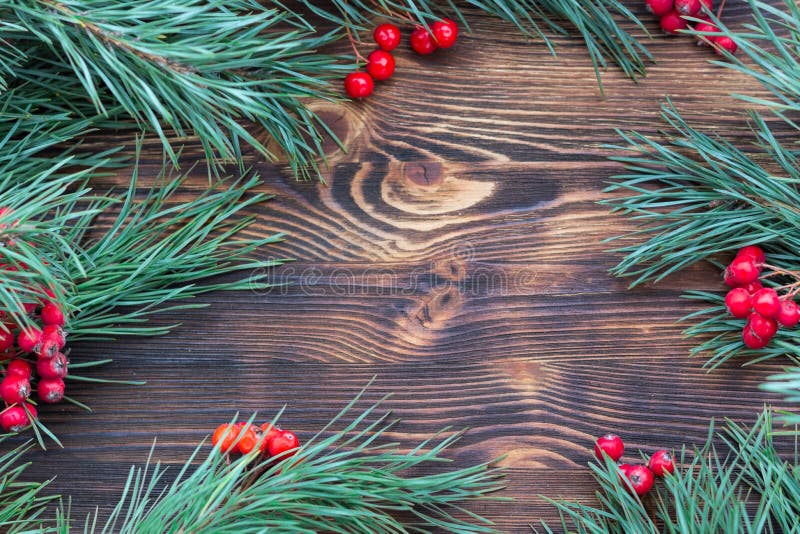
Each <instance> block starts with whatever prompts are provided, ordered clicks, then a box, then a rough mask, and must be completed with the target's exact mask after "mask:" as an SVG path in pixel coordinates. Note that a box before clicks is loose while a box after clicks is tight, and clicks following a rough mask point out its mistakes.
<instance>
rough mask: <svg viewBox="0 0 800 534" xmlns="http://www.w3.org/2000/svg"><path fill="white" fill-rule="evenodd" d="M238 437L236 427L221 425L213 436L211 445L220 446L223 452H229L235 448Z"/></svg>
mask: <svg viewBox="0 0 800 534" xmlns="http://www.w3.org/2000/svg"><path fill="white" fill-rule="evenodd" d="M237 437H238V433H237V429H236V425H230V424H225V425H219V426H218V427H217V429H216V430H215V431H214V435H213V436H211V444H212V445H213V446H215V447H216V446H217V445H219V449H220V451H222V452H228V451H230V450H231V449H232V448H233V446H234V443H235V442H236V438H237Z"/></svg>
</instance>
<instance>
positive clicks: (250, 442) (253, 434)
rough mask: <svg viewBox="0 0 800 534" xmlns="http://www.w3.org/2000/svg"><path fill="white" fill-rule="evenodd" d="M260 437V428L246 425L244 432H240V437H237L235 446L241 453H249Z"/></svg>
mask: <svg viewBox="0 0 800 534" xmlns="http://www.w3.org/2000/svg"><path fill="white" fill-rule="evenodd" d="M260 439H261V429H260V428H259V427H257V426H255V425H247V428H245V429H244V433H242V437H240V438H239V441H238V443H237V444H236V448H238V449H239V452H241V453H242V454H250V453H251V452H253V449H255V448H256V445H258V441H259V440H260Z"/></svg>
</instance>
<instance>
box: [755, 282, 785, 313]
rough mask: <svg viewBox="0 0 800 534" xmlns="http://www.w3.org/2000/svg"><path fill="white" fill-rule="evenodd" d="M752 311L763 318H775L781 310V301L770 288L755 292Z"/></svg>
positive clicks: (776, 293)
mask: <svg viewBox="0 0 800 534" xmlns="http://www.w3.org/2000/svg"><path fill="white" fill-rule="evenodd" d="M753 309H754V310H755V311H756V312H758V313H759V314H761V315H763V316H764V317H773V318H774V317H777V316H778V312H779V311H780V310H781V300H780V298H778V292H777V291H775V290H774V289H772V288H771V287H765V288H762V289H759V290H758V291H756V293H755V295H753Z"/></svg>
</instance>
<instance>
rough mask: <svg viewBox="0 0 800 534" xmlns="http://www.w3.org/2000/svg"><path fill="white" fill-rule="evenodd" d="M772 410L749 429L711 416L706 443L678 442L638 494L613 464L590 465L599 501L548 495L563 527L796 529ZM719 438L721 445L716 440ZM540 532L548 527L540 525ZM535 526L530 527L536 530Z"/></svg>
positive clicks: (796, 485)
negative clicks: (671, 461)
mask: <svg viewBox="0 0 800 534" xmlns="http://www.w3.org/2000/svg"><path fill="white" fill-rule="evenodd" d="M773 435H774V427H773V422H772V414H771V412H770V411H769V410H768V409H766V410H764V411H763V412H762V413H761V414H760V416H759V417H758V419H757V420H756V422H755V424H754V425H753V426H752V427H751V428H749V429H748V428H745V427H743V426H741V425H737V424H736V423H734V422H732V421H727V423H726V425H725V427H724V428H723V430H721V431H718V430H716V429H715V428H714V424H713V422H712V424H711V426H710V427H709V436H708V440H707V441H706V443H705V445H703V446H702V447H700V448H696V449H694V450H692V451H690V450H689V449H687V448H686V447H684V449H683V450H682V452H681V454H680V457H681V458H680V462H678V468H677V469H676V471H675V474H674V475H672V476H668V477H666V478H665V479H664V480H663V483H661V484H657V485H656V488H655V489H654V490H653V493H652V494H651V495H652V496H648V497H647V498H646V499H645V500H641V499H640V498H638V497H636V496H633V495H631V493H630V491H629V490H628V488H627V487H626V485H625V483H623V482H622V480H621V478H620V477H621V473H620V471H619V469H618V468H617V466H616V464H615V463H614V462H613V461H611V460H610V459H607V464H605V465H602V466H601V465H596V464H592V465H591V468H592V472H593V474H594V477H595V479H596V480H597V483H598V484H599V486H600V490H599V491H598V492H597V499H598V501H599V503H600V505H599V506H593V505H586V504H582V503H579V502H570V501H553V500H550V499H548V500H550V502H552V503H553V504H554V505H555V506H556V507H557V509H558V511H559V513H560V515H561V518H562V527H563V528H564V531H565V532H578V533H593V534H594V533H596V534H601V533H607V532H611V533H621V534H622V533H626V534H627V533H631V532H636V533H642V534H645V533H653V534H655V533H664V534H678V533H685V532H692V533H695V534H715V533H718V532H725V533H731V534H733V533H742V534H744V533H761V532H765V533H766V532H776V531H777V532H787V533H788V532H797V531H798V530H797V529H798V525H797V520H796V518H797V517H798V514H800V479H798V478H797V470H798V458H797V454H796V453H795V455H794V457H793V458H792V459H791V461H787V460H785V459H784V458H782V456H781V455H780V454H779V452H778V450H777V449H776V444H775V442H774V438H773ZM717 440H719V441H722V443H723V449H724V450H723V452H720V451H718V448H717V447H716V446H715V441H717ZM543 528H544V529H545V531H546V532H553V531H552V529H551V527H550V526H549V525H547V524H543ZM535 530H536V529H534V531H535Z"/></svg>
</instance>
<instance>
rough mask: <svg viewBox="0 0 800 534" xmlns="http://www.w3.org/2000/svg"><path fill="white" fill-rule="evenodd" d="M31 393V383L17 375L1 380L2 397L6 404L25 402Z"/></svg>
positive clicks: (0, 390) (0, 395) (0, 392)
mask: <svg viewBox="0 0 800 534" xmlns="http://www.w3.org/2000/svg"><path fill="white" fill-rule="evenodd" d="M30 394H31V383H30V382H28V379H27V378H22V377H21V376H17V375H10V376H6V377H5V378H4V379H3V380H2V382H0V397H2V399H3V401H5V403H6V404H18V403H21V402H23V401H24V400H25V399H27V398H28V395H30Z"/></svg>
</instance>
